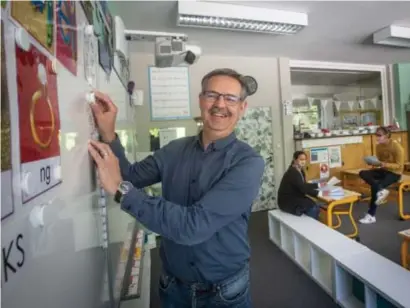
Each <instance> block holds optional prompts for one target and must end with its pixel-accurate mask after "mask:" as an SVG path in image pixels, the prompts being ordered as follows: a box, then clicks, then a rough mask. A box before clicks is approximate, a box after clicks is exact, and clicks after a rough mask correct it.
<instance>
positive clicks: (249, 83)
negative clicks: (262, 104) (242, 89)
mask: <svg viewBox="0 0 410 308" xmlns="http://www.w3.org/2000/svg"><path fill="white" fill-rule="evenodd" d="M243 80H244V82H245V84H246V87H247V91H248V95H253V94H255V93H256V91H257V90H258V82H257V81H256V79H255V78H253V77H252V76H244V77H243Z"/></svg>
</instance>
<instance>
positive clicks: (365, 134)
mask: <svg viewBox="0 0 410 308" xmlns="http://www.w3.org/2000/svg"><path fill="white" fill-rule="evenodd" d="M405 132H407V130H394V131H392V132H391V133H392V134H394V133H405ZM374 134H375V133H369V132H368V133H360V134H349V135H332V136H323V137H294V138H293V140H295V141H301V140H314V139H330V138H346V137H354V136H368V135H374Z"/></svg>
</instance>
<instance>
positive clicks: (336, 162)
mask: <svg viewBox="0 0 410 308" xmlns="http://www.w3.org/2000/svg"><path fill="white" fill-rule="evenodd" d="M329 166H330V168H340V167H342V149H341V147H340V145H339V146H334V147H329Z"/></svg>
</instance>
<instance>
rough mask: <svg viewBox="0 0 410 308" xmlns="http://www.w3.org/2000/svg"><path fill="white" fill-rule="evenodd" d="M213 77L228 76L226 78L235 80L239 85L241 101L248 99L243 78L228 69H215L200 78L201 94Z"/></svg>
mask: <svg viewBox="0 0 410 308" xmlns="http://www.w3.org/2000/svg"><path fill="white" fill-rule="evenodd" d="M215 76H228V77H231V78H233V79H235V80H237V81H238V82H239V83H240V85H241V94H240V97H241V100H244V99H246V98H247V97H248V95H249V93H248V86H247V84H246V82H245V80H244V78H243V77H244V76H243V75H241V74H239V73H238V72H237V71H235V70H233V69H230V68H217V69H215V70H213V71H210V72H209V73H208V74H206V75H205V76H204V77H203V78H202V81H201V86H202V92H204V91H206V89H207V86H208V82H209V80H210V79H211V78H212V77H215Z"/></svg>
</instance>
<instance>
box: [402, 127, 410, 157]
mask: <svg viewBox="0 0 410 308" xmlns="http://www.w3.org/2000/svg"><path fill="white" fill-rule="evenodd" d="M401 145H402V146H403V149H404V161H405V162H408V161H409V160H410V158H409V139H408V133H407V132H402V133H401Z"/></svg>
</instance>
